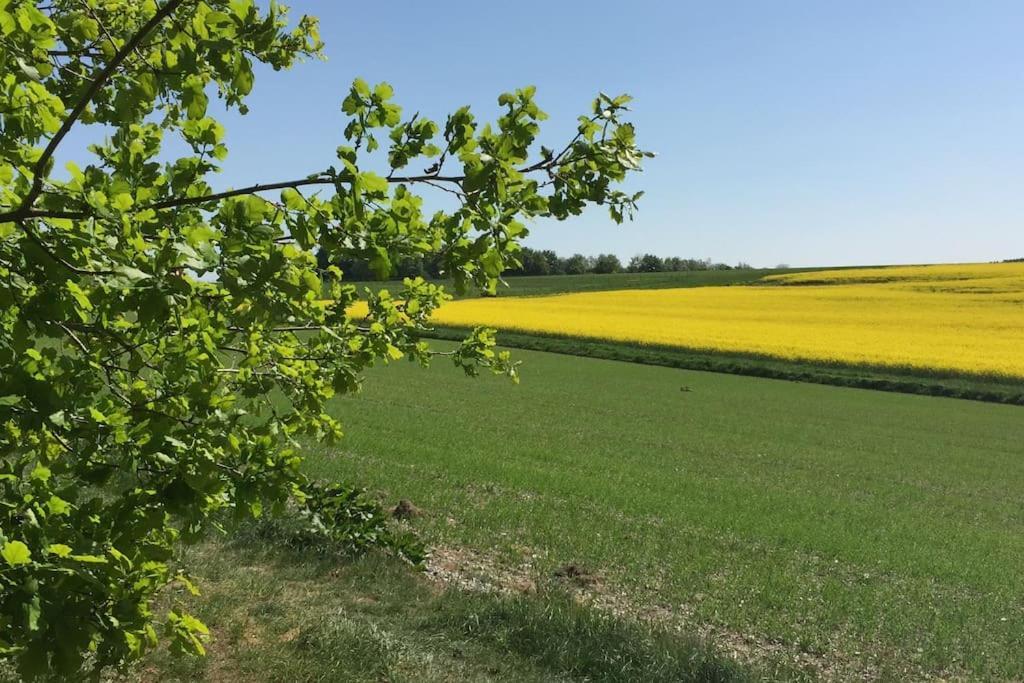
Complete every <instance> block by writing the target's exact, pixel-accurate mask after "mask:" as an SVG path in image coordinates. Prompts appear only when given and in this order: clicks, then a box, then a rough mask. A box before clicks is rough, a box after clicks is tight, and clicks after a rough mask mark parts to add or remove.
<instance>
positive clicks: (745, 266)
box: [736, 261, 754, 270]
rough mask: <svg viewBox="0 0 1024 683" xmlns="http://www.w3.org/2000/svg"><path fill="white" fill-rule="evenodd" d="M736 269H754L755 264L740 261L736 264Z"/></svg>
mask: <svg viewBox="0 0 1024 683" xmlns="http://www.w3.org/2000/svg"><path fill="white" fill-rule="evenodd" d="M736 270H754V266H752V265H750V264H749V263H747V262H746V261H740V262H739V263H737V264H736Z"/></svg>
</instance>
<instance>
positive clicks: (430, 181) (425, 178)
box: [0, 152, 564, 223]
mask: <svg viewBox="0 0 1024 683" xmlns="http://www.w3.org/2000/svg"><path fill="white" fill-rule="evenodd" d="M562 154H564V152H563V153H562ZM561 163H563V159H562V156H561V154H560V155H559V156H556V157H553V158H551V159H542V160H540V161H538V162H537V163H534V164H531V165H530V166H525V167H523V168H521V169H518V170H519V173H523V174H527V173H534V172H536V171H547V170H550V169H552V168H554V167H555V166H557V165H559V164H561ZM465 179H466V176H464V175H447V176H444V175H434V174H425V175H410V176H390V177H388V178H386V180H387V181H388V182H389V183H424V184H427V185H431V186H433V187H436V188H438V189H444V188H442V187H441V185H440V183H453V184H456V185H457V184H459V183H461V182H462V181H464V180H465ZM336 182H337V179H336V178H328V177H325V176H316V177H313V178H308V177H307V178H299V179H296V180H284V181H281V182H276V183H257V184H255V185H249V186H248V187H239V188H237V189H234V190H224V191H223V192H215V193H213V194H207V195H202V196H199V197H174V198H172V199H164V200H162V201H159V202H153V203H152V204H142V205H140V206H138V207H137V208H136V210H137V211H145V210H146V209H154V210H156V211H160V210H162V209H176V208H180V207H183V206H197V205H199V204H206V203H209V202H215V201H219V200H221V199H229V198H231V197H239V196H241V195H248V194H258V193H260V192H269V191H271V190H284V189H287V188H291V189H293V190H294V189H298V188H300V187H309V186H311V185H334V184H335V183H336ZM93 215H94V213H93V212H92V211H50V210H48V209H26V210H22V209H16V210H14V211H8V212H7V213H0V223H3V222H5V221H11V220H18V219H20V218H70V219H82V218H89V217H91V216H93Z"/></svg>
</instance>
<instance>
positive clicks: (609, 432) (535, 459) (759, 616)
mask: <svg viewBox="0 0 1024 683" xmlns="http://www.w3.org/2000/svg"><path fill="white" fill-rule="evenodd" d="M519 356H520V357H521V358H523V359H524V360H526V361H527V363H526V366H525V369H524V372H523V375H524V381H523V384H522V385H521V386H518V387H514V386H512V385H509V384H507V383H504V382H501V381H499V380H496V379H483V380H480V381H469V380H466V379H465V378H464V377H462V376H461V375H460V374H459V373H457V372H456V371H454V370H453V369H451V368H448V367H445V366H438V367H435V368H433V369H431V370H429V371H421V370H418V369H416V368H413V367H410V366H407V365H405V364H399V365H394V366H390V367H387V368H382V369H380V370H379V371H375V372H374V373H372V376H371V377H370V381H369V382H368V383H367V390H366V392H365V393H364V394H363V395H360V396H358V397H351V398H345V399H340V400H338V401H337V402H336V403H335V404H334V407H333V410H334V411H335V412H336V413H337V414H338V415H339V416H340V417H341V418H342V420H343V421H344V424H345V426H346V428H347V431H348V438H347V440H346V443H345V448H346V449H347V451H348V454H345V455H342V454H339V453H335V452H329V451H326V450H324V449H322V448H320V447H318V446H316V445H311V447H310V448H311V452H310V456H311V460H310V467H311V470H312V471H313V472H314V473H316V474H318V475H323V476H330V477H340V478H345V479H353V480H356V481H360V482H365V483H367V484H369V485H370V486H371V487H372V489H374V490H376V491H377V492H378V494H379V495H381V496H382V497H384V498H387V499H390V500H392V501H393V500H394V499H396V498H397V497H400V496H401V497H409V498H411V499H412V500H413V501H414V502H415V503H416V504H417V505H419V506H420V507H422V508H424V509H425V511H426V515H425V516H424V517H423V518H422V519H421V520H418V521H417V524H418V526H419V527H420V528H421V530H422V532H423V533H424V535H425V537H426V538H428V539H430V540H431V541H432V542H433V543H436V544H437V545H438V546H439V547H441V548H468V549H476V550H478V551H480V552H485V553H486V554H487V556H488V557H491V558H493V561H494V562H495V563H496V564H497V566H501V567H506V568H511V569H512V570H515V571H518V572H521V573H525V574H527V575H529V576H533V577H537V578H538V579H540V578H543V577H550V576H551V575H552V572H553V571H555V570H556V569H557V568H558V567H560V566H563V565H564V564H566V563H576V564H577V565H579V566H582V567H586V568H587V569H588V570H590V571H592V572H593V573H594V574H595V575H596V576H597V577H599V578H600V584H599V585H600V586H601V592H603V593H606V594H608V595H614V596H618V598H619V599H622V600H625V601H628V603H629V604H631V605H637V606H640V608H641V609H653V610H657V611H658V612H659V613H660V614H662V615H663V616H664V617H665V618H666V619H668V620H669V621H672V622H673V623H679V624H683V625H684V627H685V628H687V629H689V630H691V631H692V629H694V628H698V629H700V630H702V631H703V632H707V633H710V634H711V635H712V636H713V637H714V638H716V639H718V640H719V641H720V642H723V643H727V644H730V646H731V647H732V646H735V647H736V648H737V649H739V650H741V651H743V650H746V651H747V652H748V654H750V655H751V656H753V657H754V658H755V659H756V660H758V661H760V662H762V663H766V665H767V666H776V665H778V663H779V662H782V661H787V662H793V661H796V662H797V663H798V664H799V665H800V666H801V667H803V668H804V669H805V670H808V671H814V672H818V673H822V672H824V673H828V674H830V675H834V676H837V677H840V678H846V677H849V676H871V677H881V678H892V679H901V678H908V677H910V678H920V677H923V676H947V677H953V676H964V677H970V678H1020V677H1022V676H1024V643H1022V640H1021V636H1020V634H1021V633H1024V598H1022V595H1024V578H1022V576H1021V574H1020V567H1021V566H1022V562H1024V508H1022V507H1021V503H1020V491H1021V490H1022V486H1024V460H1022V459H1021V457H1020V455H1021V450H1020V444H1021V443H1024V419H1022V417H1024V413H1022V412H1021V409H1020V408H1018V407H1015V406H1002V405H993V404H986V403H977V402H968V401H957V400H952V399H944V398H933V397H922V396H907V395H900V394H887V393H878V392H871V391H864V390H859V389H846V388H837V387H829V386H820V385H813V384H797V383H790V382H783V381H776V380H768V379H758V378H749V377H739V376H730V375H721V374H706V373H701V372H693V371H680V370H675V369H667V368H660V367H650V366H641V365H633V364H625V363H618V362H611V361H602V360H594V359H585V358H566V357H565V356H555V355H549V354H543V353H533V352H519Z"/></svg>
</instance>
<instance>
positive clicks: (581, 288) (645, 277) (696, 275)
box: [355, 268, 826, 297]
mask: <svg viewBox="0 0 1024 683" xmlns="http://www.w3.org/2000/svg"><path fill="white" fill-rule="evenodd" d="M815 270H826V269H825V268H755V269H750V270H686V271H679V272H673V273H607V274H601V275H599V274H594V273H588V274H585V275H521V276H506V277H505V283H506V285H507V286H499V287H498V296H546V295H549V294H566V293H569V292H601V291H609V290H615V289H667V288H677V287H712V286H715V285H718V286H723V285H748V284H752V283H754V282H757V281H758V280H760V279H761V278H763V277H764V276H766V275H783V274H786V273H802V272H806V271H815ZM439 283H440V284H443V285H445V286H446V288H447V289H448V290H449V291H450V292H452V293H453V294H454V293H455V292H454V290H453V288H452V286H451V284H452V283H451V282H448V281H444V280H441V281H439ZM355 284H356V285H357V286H359V287H360V288H362V287H369V288H370V289H373V290H379V289H383V288H390V289H395V288H397V287H401V284H402V283H401V282H398V281H383V282H379V281H378V282H357V283H355ZM464 296H468V297H477V296H480V292H479V291H477V290H476V289H472V290H470V291H467V292H466V293H465V295H464Z"/></svg>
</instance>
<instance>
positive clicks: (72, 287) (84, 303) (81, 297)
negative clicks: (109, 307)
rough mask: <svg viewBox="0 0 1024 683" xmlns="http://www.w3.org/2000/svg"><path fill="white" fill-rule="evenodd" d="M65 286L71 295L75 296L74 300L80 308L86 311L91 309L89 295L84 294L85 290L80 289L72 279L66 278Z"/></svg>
mask: <svg viewBox="0 0 1024 683" xmlns="http://www.w3.org/2000/svg"><path fill="white" fill-rule="evenodd" d="M65 286H66V287H67V290H68V291H69V292H70V293H71V296H73V297H74V298H75V301H76V302H78V305H79V306H80V307H81V308H83V309H84V310H86V311H91V310H92V302H91V301H89V297H88V296H86V294H85V292H83V291H82V288H81V287H79V286H78V284H77V283H76V282H75V281H74V280H68V281H67V282H66V283H65Z"/></svg>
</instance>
